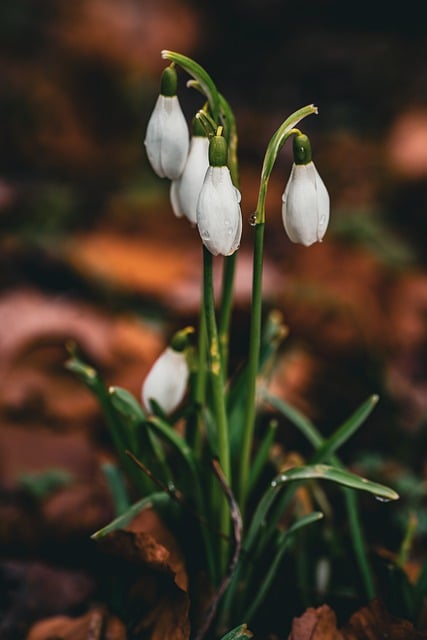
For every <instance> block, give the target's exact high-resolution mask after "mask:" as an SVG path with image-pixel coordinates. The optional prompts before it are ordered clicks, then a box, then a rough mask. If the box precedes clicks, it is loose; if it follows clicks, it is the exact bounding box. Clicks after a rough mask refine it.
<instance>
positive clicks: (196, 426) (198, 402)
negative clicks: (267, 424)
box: [186, 304, 207, 458]
mask: <svg viewBox="0 0 427 640" xmlns="http://www.w3.org/2000/svg"><path fill="white" fill-rule="evenodd" d="M206 351H207V335H206V318H205V305H204V304H202V305H200V318H199V335H198V345H197V359H195V360H196V361H195V372H194V374H193V381H192V384H191V385H190V389H191V394H192V401H193V404H194V413H193V414H192V416H191V419H190V420H189V422H188V426H187V434H186V437H187V441H188V444H189V445H190V447H191V448H192V450H193V451H194V455H195V456H196V457H198V458H200V457H201V454H202V445H203V440H202V430H203V428H202V413H203V407H204V404H205V400H206Z"/></svg>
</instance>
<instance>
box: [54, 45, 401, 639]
mask: <svg viewBox="0 0 427 640" xmlns="http://www.w3.org/2000/svg"><path fill="white" fill-rule="evenodd" d="M162 55H163V57H164V58H166V59H167V60H169V61H171V62H173V63H174V64H175V65H177V66H180V67H181V69H183V70H184V71H185V72H186V73H188V74H189V75H190V76H191V77H192V79H193V80H192V81H191V83H190V86H192V87H194V88H196V89H198V91H199V92H201V93H202V94H203V96H204V98H205V100H206V101H207V104H205V105H204V107H203V111H202V113H203V114H204V115H202V116H201V117H200V119H201V122H202V123H203V122H204V121H205V119H206V121H207V123H208V125H209V127H211V128H212V130H215V126H214V125H217V126H222V127H224V135H225V138H226V139H227V140H228V141H229V156H228V161H229V166H230V171H231V173H232V176H233V182H234V184H238V168H237V156H236V149H237V133H236V129H235V121H234V115H233V114H232V111H231V108H230V106H229V105H228V103H227V102H226V100H225V98H224V97H223V96H222V95H221V94H220V93H219V92H218V90H217V88H216V85H215V83H214V82H213V80H212V79H211V78H210V76H209V75H208V74H207V72H206V71H205V70H204V69H203V68H202V67H200V65H198V64H197V63H196V62H195V61H193V60H191V59H189V58H187V57H185V56H183V55H181V54H178V53H175V52H171V51H164V52H163V54H162ZM316 112H317V109H316V107H314V106H313V105H308V106H306V107H303V108H302V109H299V110H298V111H296V112H295V113H293V114H292V115H291V116H289V117H288V118H286V119H285V120H284V122H283V123H282V125H281V126H280V127H279V128H278V130H277V131H276V132H275V133H274V134H273V136H272V138H271V140H270V142H269V144H268V146H267V150H266V154H265V158H264V163H263V167H262V170H261V176H260V187H259V197H258V204H257V211H256V214H255V215H254V228H255V237H254V260H253V269H254V271H253V290H252V295H253V298H252V306H251V331H250V341H249V345H248V360H247V362H245V363H243V364H242V366H241V367H240V368H239V370H238V371H234V372H233V375H232V376H231V377H230V376H229V371H228V368H229V366H228V350H229V320H230V313H231V307H232V292H233V277H234V258H235V256H232V257H231V258H226V259H225V265H224V277H223V282H222V289H221V295H220V305H219V309H220V311H219V313H218V316H219V319H218V320H217V310H216V305H215V296H214V288H213V259H212V255H210V254H209V252H208V251H207V250H206V249H205V250H204V254H203V255H204V260H203V276H204V277H203V292H202V304H201V312H200V325H199V328H198V331H197V338H198V342H197V347H196V346H194V345H191V347H190V346H189V347H188V351H190V350H191V358H189V359H191V376H190V389H189V392H188V394H187V397H186V402H185V404H184V406H183V407H182V408H181V409H180V410H178V411H176V412H174V413H171V414H170V415H166V414H165V412H164V411H163V409H162V407H161V406H159V405H158V404H156V402H155V400H154V402H153V403H152V407H151V408H152V411H151V412H150V413H146V412H145V411H144V410H143V409H142V408H141V406H140V404H139V402H138V401H137V400H136V399H135V398H134V397H133V396H132V395H131V394H130V393H129V392H128V391H127V390H125V389H121V388H118V387H111V388H109V389H107V387H106V386H105V384H104V382H103V381H102V380H101V378H100V376H99V375H98V373H97V372H96V371H95V370H94V369H93V368H92V367H91V366H90V365H88V364H86V363H85V362H84V361H83V360H82V359H81V358H80V357H79V355H78V354H77V352H76V349H75V348H72V349H71V350H70V356H71V357H70V359H69V361H68V363H67V367H68V368H69V369H70V370H72V371H74V373H75V374H76V375H77V376H78V377H80V379H81V380H82V381H83V382H84V384H86V386H87V387H88V388H89V389H90V390H91V391H92V392H93V393H94V394H95V396H96V397H97V399H98V401H99V403H100V406H101V407H102V409H103V411H104V414H105V418H106V423H107V425H108V428H109V430H110V434H111V438H112V441H113V443H114V445H115V447H116V449H117V452H118V455H119V458H120V460H121V462H122V464H123V466H124V468H125V470H126V471H127V472H128V474H129V476H130V478H131V479H132V480H133V482H134V484H135V487H136V490H137V495H138V499H137V501H136V502H135V503H134V504H133V505H132V506H130V507H129V508H128V509H127V510H125V511H123V509H122V507H119V508H117V512H118V513H119V516H118V518H117V519H115V520H114V521H113V522H112V523H111V524H109V525H107V526H106V527H104V528H103V529H102V530H101V531H98V532H97V533H95V534H94V536H93V537H94V538H95V539H98V538H100V537H103V536H104V535H106V534H107V533H108V532H110V531H114V530H116V529H120V528H123V527H125V526H126V525H127V524H128V523H129V522H130V521H131V520H132V518H133V517H134V516H135V515H136V514H137V513H139V512H140V511H141V510H143V509H145V508H147V507H148V506H150V507H152V508H154V509H156V510H157V509H158V510H159V511H161V512H163V513H165V512H167V511H169V521H171V520H172V521H173V518H174V517H176V516H177V505H178V506H179V508H180V511H181V517H188V518H189V519H191V522H192V524H193V525H194V524H196V526H197V527H198V528H199V530H200V538H201V539H202V540H203V546H202V553H201V555H200V557H198V558H193V564H194V565H195V566H196V570H198V571H200V572H203V573H205V574H207V576H208V579H209V581H210V587H211V589H212V591H213V593H214V598H213V603H212V605H211V606H210V607H209V610H208V612H207V614H206V616H207V617H206V625H207V626H209V625H210V624H211V623H212V624H213V625H214V624H216V629H217V630H218V633H219V632H220V631H221V630H223V629H227V628H230V626H233V625H236V624H240V623H242V622H252V620H254V619H256V615H257V613H258V612H259V611H260V608H261V607H262V606H263V604H264V603H265V602H266V600H267V599H268V597H269V595H270V594H271V593H272V591H273V589H274V584H275V581H276V580H277V577H278V575H279V574H280V573H281V572H283V571H284V570H285V567H284V565H285V562H284V560H285V553H286V552H287V551H289V550H292V549H293V547H294V545H295V542H296V540H297V539H298V536H299V535H301V532H302V531H304V532H305V531H306V530H307V531H309V529H310V525H312V524H315V523H318V522H319V521H320V520H321V519H322V518H323V516H324V514H323V513H322V511H319V510H317V508H314V505H315V504H316V503H319V499H318V496H319V495H320V494H322V495H323V492H322V491H321V490H320V488H319V483H321V482H322V481H323V480H327V481H328V482H329V483H333V485H335V486H337V487H338V488H340V490H342V491H343V495H344V499H345V504H346V509H347V515H348V522H349V530H350V536H351V540H352V544H353V548H354V550H355V554H356V559H357V563H358V567H359V571H360V574H361V576H362V579H363V582H364V586H365V590H366V594H367V596H368V597H372V596H373V595H374V594H375V585H374V579H373V575H372V570H371V567H370V563H369V560H368V554H367V551H366V546H365V543H364V538H363V532H362V529H361V523H360V518H359V511H358V503H357V499H356V498H355V494H354V490H357V491H363V492H367V493H369V494H372V495H373V496H375V497H377V498H378V499H381V500H384V501H386V500H387V501H390V500H396V499H397V498H398V495H397V493H396V492H395V491H394V490H392V489H390V488H388V487H387V486H384V485H383V484H380V483H378V482H372V481H370V480H368V479H366V478H362V477H360V476H359V475H356V474H355V473H351V472H350V471H348V470H347V469H345V468H344V466H343V465H342V463H341V462H340V460H339V458H338V457H337V452H338V451H339V449H340V447H342V446H343V444H345V443H346V442H347V441H348V440H349V439H350V438H351V437H352V436H353V435H354V434H355V433H356V432H357V431H358V429H360V428H361V426H362V425H363V424H364V422H365V421H366V419H367V417H368V416H369V415H370V413H371V411H372V410H373V408H374V406H375V405H376V403H377V400H378V398H377V397H376V396H371V397H370V398H368V399H367V400H366V401H365V402H364V403H363V404H362V405H361V406H360V407H359V408H358V409H357V410H356V411H355V412H354V414H353V415H352V416H350V417H349V418H348V420H346V421H345V422H344V423H343V424H342V425H341V426H339V427H338V429H336V430H335V432H334V433H333V434H332V435H331V436H330V437H329V438H324V437H323V436H322V435H321V433H320V432H319V430H318V429H317V427H316V426H315V425H314V424H313V423H312V422H311V421H310V420H308V418H307V417H306V416H304V415H302V414H301V413H300V412H298V411H297V410H296V409H294V408H293V407H291V406H290V405H288V404H287V403H285V402H284V401H283V400H281V399H279V398H276V397H274V396H271V395H269V394H268V393H267V392H266V390H265V389H266V388H267V386H268V378H269V374H270V371H271V369H272V367H274V362H275V358H276V355H277V350H278V347H279V345H280V343H281V341H282V339H283V337H284V336H285V334H286V331H285V329H284V327H283V324H282V322H281V318H280V316H279V315H278V314H275V313H273V314H271V315H270V316H269V317H268V318H266V319H263V318H262V313H261V302H262V295H261V284H262V277H261V276H262V254H263V229H264V224H265V201H266V194H267V188H268V181H269V178H270V175H271V172H272V170H273V167H274V165H275V162H276V159H277V156H278V154H279V152H280V150H281V148H282V147H283V145H284V144H285V143H286V141H287V140H288V138H290V137H291V136H293V135H295V134H300V131H299V130H298V129H295V126H296V125H297V124H298V123H299V122H300V121H301V120H303V119H304V118H305V117H307V116H308V115H311V114H313V113H316ZM211 121H212V122H213V126H211V124H210V123H211ZM230 148H231V150H232V152H231V153H230ZM257 400H259V402H257ZM271 407H273V408H274V409H275V411H276V417H277V416H279V415H284V416H286V417H287V418H288V419H289V420H290V421H291V422H292V423H293V424H294V425H295V426H296V427H297V428H298V429H299V430H300V431H301V433H302V434H303V436H304V437H305V438H306V439H307V441H308V442H309V443H310V445H311V446H312V449H313V452H312V458H311V460H310V461H309V463H308V464H300V465H298V466H294V467H292V468H289V469H286V470H281V469H276V468H274V464H273V462H272V461H271V455H270V454H271V449H272V447H273V446H274V444H275V438H276V433H277V429H276V421H275V419H273V420H271V419H270V421H269V423H268V426H267V429H266V430H265V429H264V433H263V425H264V426H265V419H266V416H267V415H268V414H270V418H271ZM256 438H258V439H259V445H258V446H256V445H255V443H256ZM214 458H215V460H214ZM116 480H117V478H115V480H114V482H115V481H116ZM301 487H304V489H305V490H306V491H307V492H308V495H309V497H310V504H312V505H313V508H312V509H311V510H308V511H306V512H301V509H300V508H299V506H298V498H297V491H298V489H300V488H301ZM115 488H116V489H119V488H120V487H119V485H117V486H116V487H115ZM113 489H114V486H113ZM350 490H351V491H350ZM119 493H120V492H119ZM325 501H326V499H325ZM325 501H324V502H325ZM121 504H123V502H122V503H121ZM319 506H320V507H322V505H321V504H320V505H319ZM177 530H178V524H177ZM243 637H251V634H250V632H249V631H247V628H246V626H245V625H241V626H238V627H236V628H234V629H233V631H230V632H229V633H228V634H227V635H226V636H225V637H224V638H223V640H233V639H234V638H243Z"/></svg>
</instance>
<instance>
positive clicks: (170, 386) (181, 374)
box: [142, 347, 189, 413]
mask: <svg viewBox="0 0 427 640" xmlns="http://www.w3.org/2000/svg"><path fill="white" fill-rule="evenodd" d="M188 376H189V368H188V364H187V359H186V356H185V353H184V351H175V350H174V349H172V348H171V347H166V349H165V350H164V351H163V353H162V354H161V355H160V356H159V357H158V358H157V360H156V361H155V363H154V364H153V366H152V367H151V369H150V371H149V372H148V375H147V377H146V378H145V380H144V384H143V385H142V401H143V404H144V406H145V408H146V409H147V410H148V411H150V410H151V403H150V400H155V402H156V403H157V404H158V405H159V406H160V407H161V408H162V409H163V411H164V412H165V413H171V412H172V411H174V410H175V409H176V407H177V406H178V405H179V404H180V402H181V401H182V399H183V398H184V395H185V391H186V388H187V381H188Z"/></svg>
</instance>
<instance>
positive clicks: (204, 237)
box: [200, 231, 210, 240]
mask: <svg viewBox="0 0 427 640" xmlns="http://www.w3.org/2000/svg"><path fill="white" fill-rule="evenodd" d="M200 235H201V236H202V239H203V240H209V238H210V235H209V231H202V232H201V233H200Z"/></svg>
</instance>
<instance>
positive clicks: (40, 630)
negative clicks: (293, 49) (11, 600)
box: [26, 608, 127, 640]
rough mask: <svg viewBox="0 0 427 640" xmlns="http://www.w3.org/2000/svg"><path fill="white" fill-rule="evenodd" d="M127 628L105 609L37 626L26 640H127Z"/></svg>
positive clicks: (64, 617)
mask: <svg viewBox="0 0 427 640" xmlns="http://www.w3.org/2000/svg"><path fill="white" fill-rule="evenodd" d="M126 638H127V634H126V628H125V626H124V624H123V623H122V622H121V621H120V620H119V619H118V618H117V617H115V616H112V615H109V614H108V613H107V612H106V611H105V610H104V609H102V608H97V609H93V610H92V611H89V613H87V614H86V615H84V616H81V617H80V618H69V617H66V616H57V617H55V618H49V619H48V620H42V621H41V622H38V623H37V624H35V625H34V626H33V627H32V628H31V630H30V632H29V633H28V635H27V638H26V640H126Z"/></svg>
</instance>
